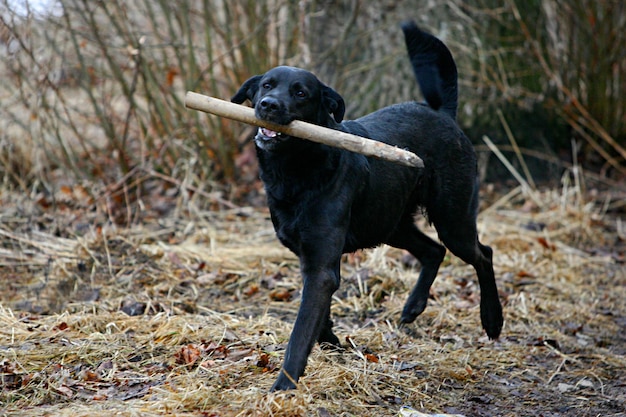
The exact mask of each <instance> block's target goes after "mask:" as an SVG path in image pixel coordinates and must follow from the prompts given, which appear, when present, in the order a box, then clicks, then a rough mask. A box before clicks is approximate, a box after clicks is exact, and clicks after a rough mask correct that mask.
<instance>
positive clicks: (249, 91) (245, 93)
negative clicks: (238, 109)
mask: <svg viewBox="0 0 626 417" xmlns="http://www.w3.org/2000/svg"><path fill="white" fill-rule="evenodd" d="M261 78H263V75H255V76H254V77H252V78H249V79H248V80H247V81H246V82H245V83H243V85H242V86H241V87H239V90H238V91H237V92H236V93H235V95H234V96H233V98H231V99H230V101H232V102H233V103H237V104H241V103H243V102H244V101H246V99H248V100H250V101H252V100H253V99H254V96H255V95H256V92H257V91H259V81H261Z"/></svg>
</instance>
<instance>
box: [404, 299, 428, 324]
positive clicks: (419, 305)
mask: <svg viewBox="0 0 626 417" xmlns="http://www.w3.org/2000/svg"><path fill="white" fill-rule="evenodd" d="M427 302H428V299H423V300H422V299H419V300H413V299H412V298H409V299H408V300H407V302H406V304H405V305H404V309H403V310H402V316H401V317H400V323H413V322H414V321H415V319H416V318H417V316H419V315H420V314H422V313H423V312H424V310H425V309H426V304H427Z"/></svg>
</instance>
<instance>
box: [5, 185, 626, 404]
mask: <svg viewBox="0 0 626 417" xmlns="http://www.w3.org/2000/svg"><path fill="white" fill-rule="evenodd" d="M484 195H485V198H486V200H487V201H489V202H488V203H485V207H484V210H483V214H482V216H481V219H480V225H479V227H480V232H481V235H482V236H483V240H484V241H485V242H486V243H488V244H490V245H492V246H493V248H494V250H495V254H496V255H495V259H494V264H495V266H496V272H497V276H498V283H499V287H500V293H501V297H502V300H503V304H504V306H505V314H506V324H505V329H504V332H503V336H502V338H501V339H500V340H499V341H497V342H490V341H488V340H487V338H486V337H485V336H484V335H483V333H482V331H481V329H480V324H479V314H478V302H479V294H478V291H477V290H478V289H477V283H476V279H475V277H474V274H473V271H472V270H471V268H470V267H467V266H466V265H464V264H463V263H462V262H461V261H459V260H458V259H456V258H454V257H452V256H451V257H450V258H448V259H447V260H446V261H445V263H444V265H443V266H442V269H441V271H440V274H439V277H438V279H437V281H436V283H435V285H434V287H433V291H432V298H431V300H430V305H429V307H428V308H427V310H426V312H425V313H424V314H423V315H422V316H420V317H419V318H418V320H417V321H416V323H415V324H413V325H410V326H406V327H404V328H398V326H397V324H396V323H397V319H398V317H399V314H400V310H401V308H402V305H403V301H404V299H405V297H406V293H407V290H408V289H409V288H410V286H411V285H412V283H413V282H414V280H415V278H416V272H415V268H419V265H417V266H414V265H411V259H408V258H407V257H406V255H405V254H403V253H402V252H400V251H397V250H395V249H392V248H388V247H380V248H377V249H374V250H369V251H363V252H358V253H356V254H353V255H347V256H346V257H345V259H344V264H343V277H344V279H343V282H342V286H341V288H340V290H339V291H338V292H337V296H336V297H335V300H334V303H333V314H334V317H335V326H336V328H337V333H338V334H339V335H340V337H342V338H343V342H344V346H345V350H344V351H341V352H326V351H323V350H320V349H319V348H316V349H315V350H314V353H313V354H312V357H311V359H310V366H309V367H308V368H307V374H306V375H305V377H303V378H302V380H301V385H300V389H299V390H298V391H297V392H295V393H287V394H285V393H279V394H268V392H267V391H268V389H269V387H270V386H271V383H272V381H273V379H274V378H275V373H276V372H277V370H278V367H279V366H280V363H281V358H282V354H283V352H284V348H285V344H286V342H287V339H288V337H289V333H290V330H291V323H292V322H293V320H294V319H295V315H296V310H297V307H298V299H299V291H300V278H299V272H298V265H297V260H296V258H295V257H294V256H293V255H291V254H290V253H289V252H288V251H287V250H286V249H284V248H283V247H282V246H280V244H279V243H278V242H277V241H276V239H275V237H274V234H273V231H272V229H271V224H270V222H269V220H268V215H267V212H266V211H265V210H262V209H250V208H232V209H228V210H222V211H210V212H201V211H199V210H196V209H193V205H189V206H188V208H187V209H186V210H185V211H184V212H183V213H182V214H179V215H178V216H170V217H167V218H161V219H155V220H154V221H147V222H144V224H143V225H142V226H137V227H134V228H130V229H116V228H115V227H114V226H113V225H111V223H109V222H107V221H106V219H105V218H104V217H103V216H102V215H101V214H98V211H97V210H60V209H59V208H58V207H57V209H56V210H57V211H56V212H53V211H54V210H55V209H53V208H51V207H49V206H48V207H44V206H42V203H41V201H39V202H37V201H35V200H30V199H28V198H26V197H16V196H15V195H9V194H6V195H2V202H1V203H2V206H3V208H4V211H3V214H2V215H1V216H2V218H1V220H2V221H1V224H2V227H1V228H0V264H2V268H1V269H0V280H1V281H2V282H3V291H2V296H1V297H2V298H1V299H0V321H1V323H2V324H1V325H0V355H1V358H0V384H1V392H0V407H1V408H0V410H1V413H2V414H4V415H18V414H19V415H33V416H34V415H61V416H62V415H67V416H69V415H71V416H77V415H84V416H87V415H89V416H97V415H110V413H112V412H116V413H119V414H121V415H163V414H168V415H170V414H172V415H204V416H239V415H241V416H246V415H249V416H254V415H259V416H260V415H273V416H296V415H318V416H339V415H343V416H348V415H354V416H357V415H358V416H361V415H377V416H385V415H387V416H397V415H410V411H407V410H408V409H407V408H404V409H401V407H403V406H406V407H410V408H411V409H413V410H420V411H424V412H428V413H435V412H438V413H456V414H462V415H466V416H474V415H485V416H486V415H490V416H491V415H502V416H519V415H544V416H556V415H559V416H560V415H576V416H596V415H603V416H612V415H613V416H617V415H623V412H624V410H625V409H626V396H625V395H624V392H625V390H624V381H625V380H626V371H625V370H626V358H625V356H624V355H625V354H626V349H625V346H626V344H625V342H626V339H625V337H624V330H625V329H626V307H625V304H624V299H625V298H626V275H625V272H624V224H623V223H622V220H620V219H619V218H615V217H612V216H610V215H608V214H607V213H605V210H606V208H607V207H610V206H616V205H619V204H620V201H621V203H623V201H624V200H623V196H622V200H616V199H615V197H616V195H615V194H614V195H613V199H612V200H610V201H609V200H607V199H605V200H602V199H600V198H599V197H597V198H596V199H595V200H591V199H589V198H588V197H587V196H583V195H581V194H580V189H577V188H575V187H566V186H564V187H563V188H562V189H561V190H559V191H556V190H553V191H545V192H538V191H535V192H534V196H533V198H532V199H531V198H529V197H528V195H525V194H524V193H522V191H521V189H519V188H518V189H515V190H513V191H512V192H510V193H509V194H508V195H505V196H504V197H500V198H499V199H497V200H495V199H494V197H495V196H496V194H493V195H492V194H491V193H490V192H489V190H485V193H484ZM607 196H609V194H607ZM491 200H493V201H491ZM51 218H54V219H55V221H54V222H51V221H50V219H51ZM86 224H89V225H90V226H85V225H86ZM431 232H432V231H431ZM401 410H402V413H404V414H399V413H400V412H401ZM407 413H408V414H407Z"/></svg>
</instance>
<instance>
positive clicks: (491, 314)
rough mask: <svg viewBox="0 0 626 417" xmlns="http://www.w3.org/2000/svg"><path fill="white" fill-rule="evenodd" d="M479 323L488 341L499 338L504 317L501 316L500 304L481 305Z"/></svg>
mask: <svg viewBox="0 0 626 417" xmlns="http://www.w3.org/2000/svg"><path fill="white" fill-rule="evenodd" d="M480 321H481V323H482V325H483V329H485V332H486V333H487V336H488V337H489V339H497V338H498V337H500V333H501V332H502V326H503V325H504V317H503V315H502V306H501V305H500V302H499V301H498V302H496V303H484V304H483V303H481V305H480Z"/></svg>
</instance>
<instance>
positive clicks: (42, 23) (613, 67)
mask: <svg viewBox="0 0 626 417" xmlns="http://www.w3.org/2000/svg"><path fill="white" fill-rule="evenodd" d="M48 3H49V4H52V5H53V7H48V8H43V9H42V8H35V7H34V4H33V3H27V2H24V1H20V0H13V1H10V0H0V19H1V20H0V74H1V76H0V181H1V184H2V185H1V186H0V187H1V189H2V190H8V191H18V192H20V193H26V194H28V195H31V196H35V197H36V196H44V197H46V196H55V195H58V193H59V192H60V191H63V192H65V193H69V194H72V195H74V194H76V193H78V194H79V195H80V197H81V198H84V199H85V201H86V204H92V203H93V202H94V201H101V200H105V201H106V206H107V210H109V211H111V212H115V211H119V212H120V213H122V214H121V215H119V216H116V215H115V213H113V215H112V218H114V219H117V220H118V221H120V222H132V221H133V219H135V218H136V217H134V216H133V215H131V214H129V213H130V212H132V211H138V210H140V209H141V204H142V201H143V199H144V197H145V196H146V195H154V194H160V195H175V196H182V197H184V198H183V200H184V201H187V200H188V199H194V198H197V199H198V200H202V199H204V200H205V203H199V204H215V203H216V202H217V204H218V205H228V204H229V202H230V201H234V202H237V203H238V204H239V203H241V204H256V203H257V202H259V201H262V200H261V199H258V198H256V197H258V189H259V185H258V180H257V173H256V167H255V160H254V152H253V146H252V144H251V142H250V138H251V133H252V132H253V129H252V128H251V127H249V126H244V125H241V124H239V123H236V122H233V121H230V120H224V119H220V118H217V117H213V116H209V115H206V114H203V113H199V112H196V111H189V110H186V109H185V107H184V104H183V100H184V94H185V92H186V91H195V92H199V93H203V94H207V95H211V96H215V97H220V98H229V97H230V96H231V95H232V94H233V93H234V92H235V91H236V89H237V88H238V87H239V85H240V84H241V83H242V82H243V81H245V80H246V79H247V78H248V77H250V76H252V75H254V74H259V73H262V72H264V71H265V70H267V69H268V68H270V67H272V66H275V65H279V64H288V65H295V66H301V67H305V68H307V69H310V70H312V71H313V72H315V73H316V74H317V75H318V76H319V77H320V78H321V79H322V80H323V81H324V82H326V83H327V84H329V85H331V86H333V87H334V88H335V89H336V90H337V91H339V92H340V93H341V94H342V95H343V96H344V98H345V99H346V103H347V114H346V117H347V118H357V117H359V116H361V115H364V114H366V113H368V112H370V111H373V110H375V109H377V108H379V107H382V106H385V105H388V104H391V103H395V102H398V101H406V100H414V99H418V100H420V99H421V97H420V95H419V89H418V87H417V84H416V82H415V81H414V80H413V76H412V72H411V68H410V66H409V62H408V60H407V59H406V52H405V51H404V43H403V40H402V37H401V32H400V30H399V23H400V22H401V21H403V20H405V19H408V18H411V19H414V20H415V21H416V22H417V23H418V25H420V26H421V27H423V28H425V29H427V30H429V31H430V32H432V33H434V34H436V35H437V36H439V37H440V38H441V39H442V40H444V41H445V42H446V43H447V44H448V45H449V47H450V49H451V50H452V52H453V54H454V56H455V58H456V60H457V64H458V67H459V76H460V80H459V81H460V112H459V122H460V124H461V125H462V127H463V128H464V129H465V131H466V133H467V134H468V135H469V136H470V137H471V138H472V140H473V141H474V143H475V144H476V147H477V149H478V151H479V152H480V155H481V158H480V160H481V172H482V175H483V179H484V180H486V181H488V182H495V181H503V180H506V179H507V178H509V171H510V169H505V168H504V167H503V165H502V164H501V163H500V162H499V161H498V160H496V159H495V158H493V157H491V158H490V157H489V156H490V155H492V153H491V151H490V150H489V148H488V147H487V146H486V145H485V142H484V141H483V139H482V138H483V137H484V136H487V137H489V138H490V139H491V140H492V141H493V142H494V143H495V146H497V147H498V149H499V150H500V151H501V152H502V153H503V154H504V155H505V157H506V158H507V159H509V160H510V163H511V164H512V166H513V167H515V168H516V169H519V170H520V172H523V173H524V175H525V176H526V180H528V181H529V182H530V184H548V185H550V184H552V185H553V184H558V181H560V179H561V177H562V176H563V175H564V173H566V172H568V170H569V169H570V168H571V167H573V166H574V167H582V168H583V169H584V170H585V172H587V173H588V175H589V176H590V178H592V180H593V181H595V182H596V183H597V184H599V185H601V186H605V187H615V186H617V187H619V186H620V184H623V180H624V178H625V177H626V162H625V161H626V150H625V148H626V116H625V108H624V107H625V103H626V101H625V99H624V92H626V31H624V27H626V6H625V5H624V2H622V1H619V0H576V1H567V0H524V1H522V0H450V1H446V2H437V1H431V0H414V1H404V2H397V1H378V2H368V1H362V0H348V1H340V2H336V1H324V0H301V1H293V0H291V1H290V0H268V1H257V0H234V1H233V0H188V1H178V2H171V1H165V0H137V1H132V2H131V1H120V0H109V1H92V0H62V1H60V2H58V3H55V2H53V1H50V2H48ZM622 186H623V185H622ZM207 196H208V197H210V198H206V197H207ZM41 198H43V197H41ZM184 201H183V203H184Z"/></svg>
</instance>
